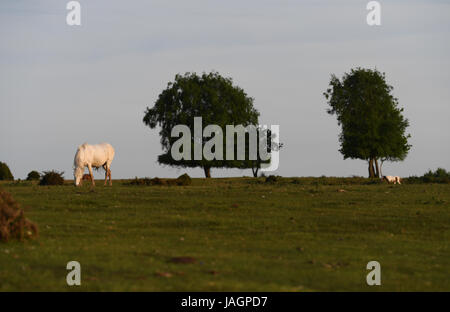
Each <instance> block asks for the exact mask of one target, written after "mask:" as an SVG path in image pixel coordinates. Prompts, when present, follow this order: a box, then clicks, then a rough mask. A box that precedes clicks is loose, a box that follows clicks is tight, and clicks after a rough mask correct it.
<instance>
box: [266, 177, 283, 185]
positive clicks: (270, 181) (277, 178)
mask: <svg viewBox="0 0 450 312" xmlns="http://www.w3.org/2000/svg"><path fill="white" fill-rule="evenodd" d="M280 180H281V179H280V177H279V176H274V175H270V176H268V177H267V178H266V183H277V182H278V181H280Z"/></svg>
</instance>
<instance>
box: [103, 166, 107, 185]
mask: <svg viewBox="0 0 450 312" xmlns="http://www.w3.org/2000/svg"><path fill="white" fill-rule="evenodd" d="M103 169H105V184H103V185H106V180H107V179H108V166H107V165H106V164H105V165H103Z"/></svg>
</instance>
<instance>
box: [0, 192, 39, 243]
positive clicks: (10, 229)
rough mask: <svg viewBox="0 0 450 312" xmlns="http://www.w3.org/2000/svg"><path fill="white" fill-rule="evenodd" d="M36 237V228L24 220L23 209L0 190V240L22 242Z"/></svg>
mask: <svg viewBox="0 0 450 312" xmlns="http://www.w3.org/2000/svg"><path fill="white" fill-rule="evenodd" d="M37 236H38V228H37V226H36V225H35V224H34V223H33V222H31V221H30V220H28V219H27V218H25V216H24V211H23V209H21V208H20V206H19V204H18V203H17V202H16V201H15V200H14V199H13V198H12V197H11V195H10V194H9V193H7V192H5V191H2V190H0V240H1V241H8V240H10V239H19V240H24V239H28V238H35V237H37Z"/></svg>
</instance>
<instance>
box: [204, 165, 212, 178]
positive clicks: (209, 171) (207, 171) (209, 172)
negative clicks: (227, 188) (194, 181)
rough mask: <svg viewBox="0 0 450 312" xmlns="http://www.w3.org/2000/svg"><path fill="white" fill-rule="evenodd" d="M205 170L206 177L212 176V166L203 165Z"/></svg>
mask: <svg viewBox="0 0 450 312" xmlns="http://www.w3.org/2000/svg"><path fill="white" fill-rule="evenodd" d="M203 171H205V177H206V178H211V167H203Z"/></svg>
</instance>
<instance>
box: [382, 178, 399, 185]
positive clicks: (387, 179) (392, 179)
mask: <svg viewBox="0 0 450 312" xmlns="http://www.w3.org/2000/svg"><path fill="white" fill-rule="evenodd" d="M382 180H383V181H386V182H387V183H394V184H397V183H398V184H402V183H401V179H400V177H399V176H395V177H393V176H383V178H382Z"/></svg>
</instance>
